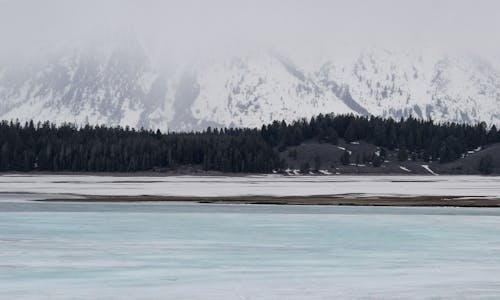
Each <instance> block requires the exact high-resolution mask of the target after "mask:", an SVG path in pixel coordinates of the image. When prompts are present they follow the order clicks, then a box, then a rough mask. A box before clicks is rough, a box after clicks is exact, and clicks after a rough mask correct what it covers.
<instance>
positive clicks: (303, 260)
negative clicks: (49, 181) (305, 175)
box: [0, 202, 500, 300]
mask: <svg viewBox="0 0 500 300" xmlns="http://www.w3.org/2000/svg"><path fill="white" fill-rule="evenodd" d="M18 204H22V205H30V206H34V207H39V206H40V205H50V206H51V207H52V209H53V211H44V212H33V210H32V209H29V208H27V207H26V206H23V207H24V208H20V209H19V210H17V211H11V212H5V210H3V209H2V208H5V207H8V206H12V205H18ZM57 207H59V209H57ZM68 207H70V208H71V211H64V209H67V208H68ZM499 216H500V211H498V210H495V209H464V208H381V207H378V208H377V207H324V206H322V207H319V206H308V207H304V206H301V207H299V206H259V205H203V204H172V203H170V204H165V203H162V204H131V203H119V204H118V203H115V204H109V203H107V204H104V203H84V204H74V203H51V204H48V203H33V202H31V203H6V202H0V249H1V251H0V298H1V299H42V300H43V299H56V300H57V299H186V300H187V299H189V300H193V299H206V300H212V299H213V300H215V299H217V300H225V299H231V300H232V299H249V300H250V299H259V300H267V299H290V300H298V299H301V300H302V299H304V300H306V299H307V300H315V299H426V298H446V299H450V298H451V299H484V298H491V299H494V298H496V297H497V296H498V295H499V294H500V284H499V283H498V275H499V274H500V251H499V249H500V237H499V235H498V229H499V228H500V218H499Z"/></svg>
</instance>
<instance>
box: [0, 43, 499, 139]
mask: <svg viewBox="0 0 500 300" xmlns="http://www.w3.org/2000/svg"><path fill="white" fill-rule="evenodd" d="M110 45H111V46H110ZM110 45H107V46H106V47H101V46H96V45H94V44H92V45H86V46H82V45H78V46H74V47H70V48H64V49H63V48H61V49H60V50H59V51H52V52H47V53H44V54H39V55H38V56H36V57H33V58H32V59H30V60H29V61H24V62H22V63H20V62H16V63H9V64H4V65H1V66H0V119H7V120H10V119H19V120H28V119H34V120H42V121H44V120H49V121H52V122H57V123H61V122H74V123H77V124H84V123H91V124H107V125H121V126H127V125H128V126H131V127H146V128H161V129H170V130H190V129H199V128H204V127H206V126H222V125H224V126H250V127H254V126H260V125H262V124H265V123H269V122H271V121H273V120H282V119H284V120H288V121H290V120H295V119H298V118H301V117H311V116H313V115H317V114H319V113H331V112H333V113H338V114H340V113H355V114H360V115H369V114H373V115H379V116H384V117H395V118H400V117H407V116H410V115H413V116H416V117H421V118H429V117H430V118H432V119H434V120H436V121H458V122H478V121H485V122H487V123H489V124H500V71H499V69H498V67H497V66H498V65H495V64H494V62H491V61H488V60H486V59H484V58H482V57H480V56H478V55H474V54H471V53H465V52H464V53H459V52H454V53H450V52H444V51H434V52H433V51H419V50H415V49H411V50H386V49H381V48H376V47H373V48H368V49H365V50H363V51H359V52H351V53H349V55H344V56H342V57H340V56H337V55H334V54H331V55H326V56H322V57H313V59H309V60H303V59H298V58H294V57H293V56H286V55H283V54H281V53H280V52H279V51H275V50H273V51H271V50H268V49H262V50H254V51H246V52H243V53H242V54H238V55H235V54H234V53H232V54H231V55H222V54H220V53H219V54H218V55H208V54H207V55H203V56H198V57H196V58H193V59H190V60H184V61H182V62H181V61H180V60H176V59H173V58H172V57H170V56H169V55H168V53H163V52H155V54H154V55H153V54H152V51H150V50H148V49H147V48H146V47H143V46H141V44H140V43H138V42H137V41H136V40H134V39H129V40H127V41H126V42H123V41H121V42H120V43H111V44H110Z"/></svg>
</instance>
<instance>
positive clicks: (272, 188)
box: [0, 175, 500, 197]
mask: <svg viewBox="0 0 500 300" xmlns="http://www.w3.org/2000/svg"><path fill="white" fill-rule="evenodd" d="M0 193H35V194H50V195H54V194H69V195H75V194H77V195H118V196H137V195H170V196H240V195H272V196H307V195H342V194H366V195H401V196H415V195H435V196H487V197H500V177H482V176H439V177H438V176H411V175H406V176H404V175H400V176H347V175H340V176H281V175H260V176H239V177H226V176H171V177H120V176H77V175H43V176H41V175H33V176H31V175H14V176H13V175H4V176H0Z"/></svg>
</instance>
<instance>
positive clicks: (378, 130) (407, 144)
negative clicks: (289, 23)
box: [261, 115, 500, 162]
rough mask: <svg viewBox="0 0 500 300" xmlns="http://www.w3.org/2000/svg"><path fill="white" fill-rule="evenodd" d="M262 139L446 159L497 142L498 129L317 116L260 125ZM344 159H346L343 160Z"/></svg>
mask: <svg viewBox="0 0 500 300" xmlns="http://www.w3.org/2000/svg"><path fill="white" fill-rule="evenodd" d="M261 134H262V136H263V138H264V140H265V141H266V142H267V143H269V144H270V145H272V146H274V147H277V148H278V149H280V150H283V149H286V148H287V147H289V146H295V145H299V144H300V143H302V142H303V141H305V140H309V139H313V138H317V139H318V141H319V142H329V143H332V144H337V142H338V139H339V138H343V139H344V140H345V141H346V142H348V143H349V142H354V141H366V142H368V143H373V144H375V145H377V146H379V147H383V148H386V149H388V150H396V149H397V150H398V158H399V159H400V160H406V159H407V158H408V157H414V158H415V159H417V158H418V159H422V160H425V161H430V160H433V161H440V162H450V161H454V160H456V159H458V158H460V157H461V156H462V155H463V154H464V153H466V152H467V151H468V150H473V149H476V148H478V147H483V146H485V145H487V144H491V143H496V142H499V141H500V132H499V131H498V130H497V128H496V127H495V126H492V127H491V128H488V126H487V125H486V123H484V122H483V123H479V124H474V125H471V124H459V123H434V122H433V121H432V120H420V119H415V118H412V117H410V118H408V119H401V120H400V121H396V120H394V119H390V118H389V119H384V118H380V117H374V116H372V117H358V116H353V115H337V116H335V115H319V116H317V117H313V118H311V120H300V121H297V122H294V123H292V124H286V123H285V122H274V123H272V124H270V125H266V126H262V129H261ZM345 160H347V159H345Z"/></svg>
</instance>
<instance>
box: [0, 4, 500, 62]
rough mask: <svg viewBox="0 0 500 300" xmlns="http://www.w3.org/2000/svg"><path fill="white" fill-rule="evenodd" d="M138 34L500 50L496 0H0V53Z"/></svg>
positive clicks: (207, 41) (214, 43)
mask: <svg viewBox="0 0 500 300" xmlns="http://www.w3.org/2000/svg"><path fill="white" fill-rule="evenodd" d="M119 31H123V32H135V33H136V34H137V35H138V36H140V37H141V38H143V39H145V40H148V41H161V42H162V43H163V44H169V45H176V47H185V48H193V47H198V48H202V47H229V46H230V45H245V46H250V45H259V44H271V45H282V46H283V47H289V48H294V47H306V48H307V47H315V48H324V49H327V48H333V47H337V46H339V45H344V44H355V45H364V44H366V45H367V44H371V43H378V44H389V43H394V44H401V45H417V46H418V45H420V44H436V45H437V44H439V45H440V46H445V47H450V48H452V47H468V48H470V49H471V50H475V51H478V52H481V51H489V52H496V51H497V50H499V49H500V1H498V0H497V1H495V0H491V1H489V0H482V1H481V0H470V1H467V0H411V1H409V0H377V1H372V0H364V1H361V0H344V1H339V0H288V1H285V0H248V1H242V0H199V1H195V0H172V1H170V0H165V1H154V0H107V1H106V0H0V36H1V41H2V44H1V47H0V56H1V55H5V54H10V55H16V53H20V52H21V51H26V50H28V51H36V50H37V49H38V48H40V47H50V46H52V45H59V44H61V43H67V42H72V41H75V40H85V39H90V38H94V37H99V36H105V35H106V34H111V33H116V32H119Z"/></svg>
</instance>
